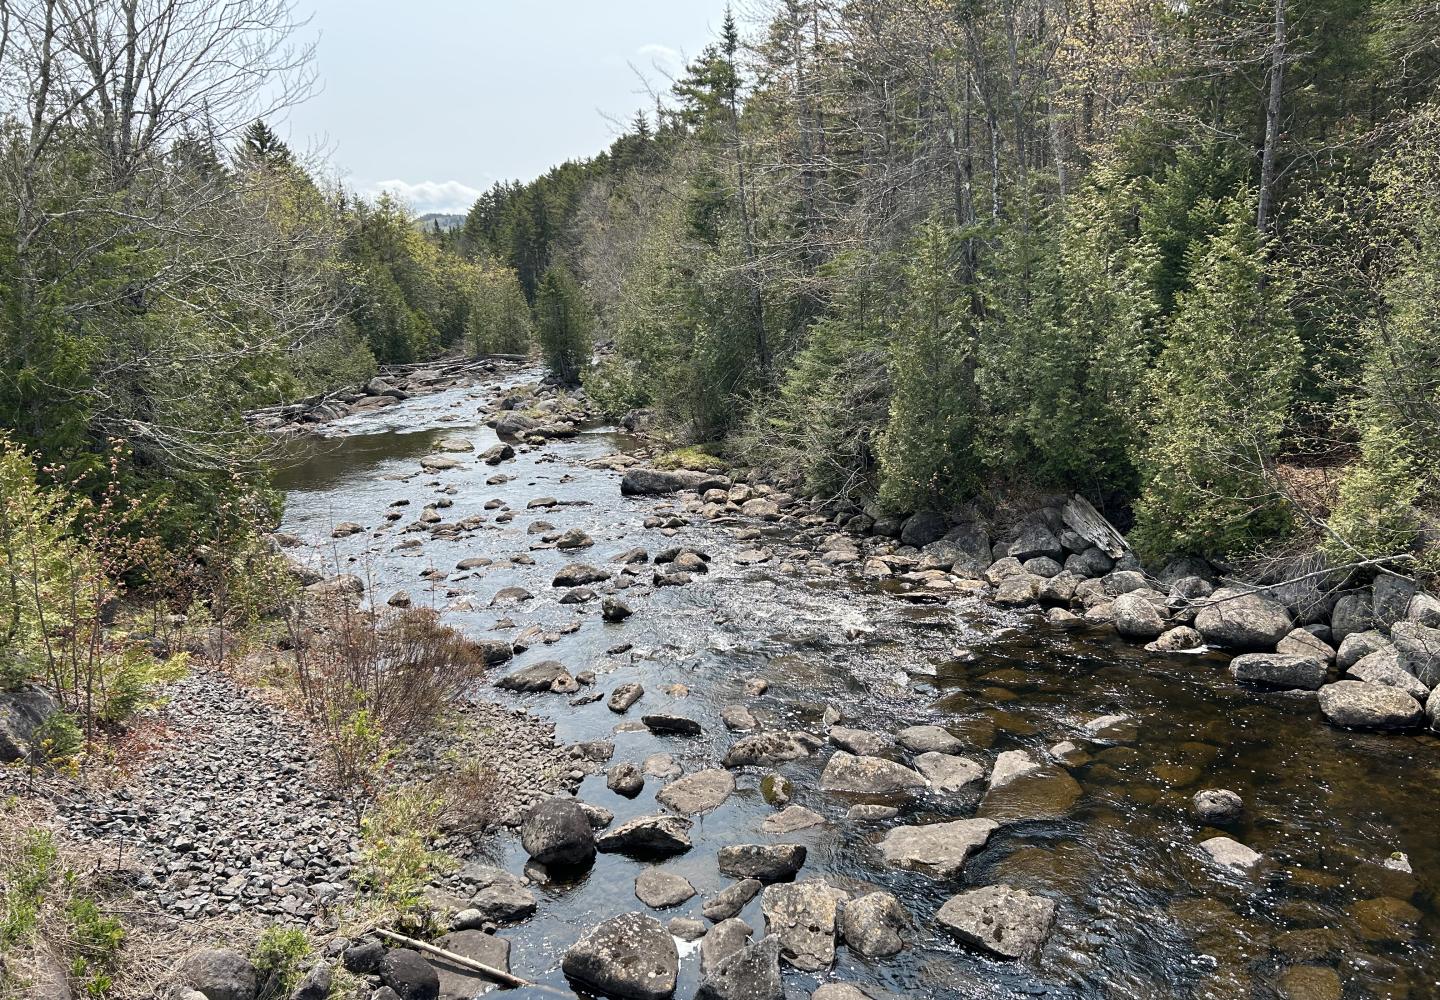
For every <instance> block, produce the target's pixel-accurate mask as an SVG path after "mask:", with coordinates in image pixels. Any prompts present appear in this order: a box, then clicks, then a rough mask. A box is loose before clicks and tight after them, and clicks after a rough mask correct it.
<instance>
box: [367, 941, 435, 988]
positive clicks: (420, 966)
mask: <svg viewBox="0 0 1440 1000" xmlns="http://www.w3.org/2000/svg"><path fill="white" fill-rule="evenodd" d="M380 982H382V983H384V984H385V985H386V986H388V987H390V988H391V989H392V990H394V991H395V995H396V996H398V997H399V998H400V1000H436V998H437V997H439V996H440V974H439V973H438V972H436V971H435V967H434V966H433V965H431V964H430V963H429V962H427V961H425V959H424V957H422V956H421V954H420V953H419V952H418V951H411V950H410V949H409V948H391V949H390V950H389V951H387V952H386V953H385V957H384V958H382V959H381V960H380Z"/></svg>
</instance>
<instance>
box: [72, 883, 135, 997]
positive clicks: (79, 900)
mask: <svg viewBox="0 0 1440 1000" xmlns="http://www.w3.org/2000/svg"><path fill="white" fill-rule="evenodd" d="M67 915H68V917H69V920H70V927H71V933H72V939H73V942H74V943H73V948H74V955H73V957H72V958H71V961H70V977H71V979H72V980H74V981H76V982H78V983H79V984H80V988H81V989H82V990H83V991H84V992H85V993H86V995H88V996H92V997H102V996H105V995H106V994H107V993H109V992H110V988H111V987H112V986H113V985H114V982H113V978H112V977H113V973H114V971H115V965H116V963H117V961H118V960H119V957H120V946H121V944H122V943H123V942H124V940H125V928H124V927H123V926H121V924H120V921H119V920H117V919H115V918H114V917H111V916H108V915H106V914H105V913H104V912H103V911H102V910H101V909H100V907H99V906H98V905H96V903H95V901H94V900H92V899H88V898H86V897H84V896H77V897H75V898H73V899H71V900H70V904H69V906H68V908H67Z"/></svg>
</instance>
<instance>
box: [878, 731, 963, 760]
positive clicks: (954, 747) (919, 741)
mask: <svg viewBox="0 0 1440 1000" xmlns="http://www.w3.org/2000/svg"><path fill="white" fill-rule="evenodd" d="M895 738H896V739H897V740H899V741H900V745H901V746H903V747H904V748H905V749H906V750H909V751H910V752H911V753H948V754H953V753H958V752H959V751H960V750H962V749H963V748H964V746H965V744H964V743H962V742H961V741H960V739H959V738H958V737H956V736H955V735H954V734H952V733H951V732H949V731H948V730H946V729H942V728H940V727H939V726H910V727H909V728H908V729H902V730H900V732H898V733H896V734H895Z"/></svg>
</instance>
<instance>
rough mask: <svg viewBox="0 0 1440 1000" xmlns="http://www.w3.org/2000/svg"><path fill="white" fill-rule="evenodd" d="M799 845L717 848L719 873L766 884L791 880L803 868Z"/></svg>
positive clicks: (729, 846)
mask: <svg viewBox="0 0 1440 1000" xmlns="http://www.w3.org/2000/svg"><path fill="white" fill-rule="evenodd" d="M805 854H806V851H805V847H804V845H803V844H727V845H725V846H724V847H722V848H720V857H719V863H720V874H722V875H729V876H730V877H731V878H738V879H752V878H753V879H755V880H756V881H758V882H761V883H764V884H769V883H771V882H783V881H785V880H787V879H792V878H794V877H795V874H796V873H797V872H799V871H800V869H801V868H802V867H804V865H805Z"/></svg>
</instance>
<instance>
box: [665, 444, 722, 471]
mask: <svg viewBox="0 0 1440 1000" xmlns="http://www.w3.org/2000/svg"><path fill="white" fill-rule="evenodd" d="M654 465H655V468H657V469H689V470H690V471H691V472H723V471H725V469H726V468H727V466H726V464H725V460H724V459H722V458H719V457H717V456H715V455H712V454H711V453H710V452H709V451H706V450H705V449H704V448H702V447H699V446H696V445H691V446H690V447H687V448H676V449H674V450H673V451H667V452H666V453H665V454H663V455H661V456H660V457H659V458H657V459H655V462H654Z"/></svg>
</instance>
